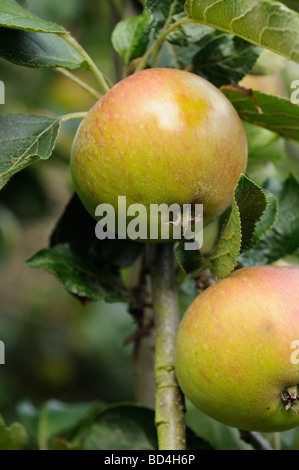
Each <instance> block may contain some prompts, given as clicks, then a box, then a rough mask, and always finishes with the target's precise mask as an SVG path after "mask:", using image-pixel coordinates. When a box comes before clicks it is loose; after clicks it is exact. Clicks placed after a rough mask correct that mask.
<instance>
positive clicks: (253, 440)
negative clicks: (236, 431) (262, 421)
mask: <svg viewBox="0 0 299 470" xmlns="http://www.w3.org/2000/svg"><path fill="white" fill-rule="evenodd" d="M240 436H241V438H242V439H243V441H244V442H247V444H251V445H252V447H253V448H254V449H255V450H273V449H272V447H271V446H270V444H269V442H268V441H267V440H266V439H265V438H264V437H262V436H261V435H260V434H258V433H257V432H252V431H242V430H240Z"/></svg>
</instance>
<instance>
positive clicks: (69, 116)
mask: <svg viewBox="0 0 299 470" xmlns="http://www.w3.org/2000/svg"><path fill="white" fill-rule="evenodd" d="M86 114H87V112H86V111H82V112H79V113H69V114H65V115H64V116H62V117H61V122H66V121H70V120H71V119H83V118H84V117H85V116H86Z"/></svg>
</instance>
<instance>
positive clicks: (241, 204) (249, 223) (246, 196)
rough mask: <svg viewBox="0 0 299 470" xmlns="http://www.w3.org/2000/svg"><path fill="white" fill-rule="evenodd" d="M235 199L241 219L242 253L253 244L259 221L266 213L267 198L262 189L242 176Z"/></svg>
mask: <svg viewBox="0 0 299 470" xmlns="http://www.w3.org/2000/svg"><path fill="white" fill-rule="evenodd" d="M235 198H236V201H237V204H238V208H239V212H240V218H241V229H242V245H241V251H244V250H246V248H247V247H248V246H249V245H250V243H251V240H252V237H253V234H254V231H255V226H256V223H257V221H258V220H259V219H260V217H261V216H262V215H263V213H264V212H265V209H266V207H267V198H266V195H265V193H264V191H263V190H262V188H260V187H259V186H258V185H257V184H255V183H254V182H253V181H251V180H250V179H249V178H247V177H246V176H245V175H242V176H241V178H240V180H239V182H238V185H237V187H236V189H235Z"/></svg>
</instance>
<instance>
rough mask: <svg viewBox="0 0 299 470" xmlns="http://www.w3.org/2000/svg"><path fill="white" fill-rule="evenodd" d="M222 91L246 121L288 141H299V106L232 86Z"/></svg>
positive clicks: (283, 99)
mask: <svg viewBox="0 0 299 470" xmlns="http://www.w3.org/2000/svg"><path fill="white" fill-rule="evenodd" d="M221 91H222V92H223V93H224V94H225V96H226V97H227V98H228V99H229V100H230V101H231V103H232V104H233V105H234V107H235V108H236V110H237V112H238V113H239V115H240V117H241V118H242V119H244V120H245V121H248V122H251V123H252V124H256V125H257V126H261V127H265V128H267V129H269V130H270V131H273V132H276V133H277V134H279V135H281V136H282V137H284V138H287V139H293V140H296V141H299V106H296V105H295V104H293V103H291V101H290V100H288V99H286V98H279V97H278V96H272V95H267V94H265V93H261V92H259V91H253V92H251V90H247V91H243V92H242V89H238V87H234V86H233V85H231V86H230V87H229V86H228V87H222V88H221Z"/></svg>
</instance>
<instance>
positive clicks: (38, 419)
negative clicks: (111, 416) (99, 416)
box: [17, 400, 100, 447]
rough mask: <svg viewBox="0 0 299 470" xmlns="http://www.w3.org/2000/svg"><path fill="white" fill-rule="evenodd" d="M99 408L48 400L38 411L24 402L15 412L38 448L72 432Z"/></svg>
mask: <svg viewBox="0 0 299 470" xmlns="http://www.w3.org/2000/svg"><path fill="white" fill-rule="evenodd" d="M99 407H100V404H99V403H95V402H86V403H71V404H68V403H63V402H61V401H58V400H49V401H47V402H46V403H45V404H43V405H42V407H41V408H40V409H38V408H35V407H34V406H33V405H32V403H31V402H27V401H24V402H21V403H20V404H19V405H18V409H17V412H18V416H19V419H20V420H21V421H22V423H23V424H24V426H26V429H28V430H29V432H30V437H31V440H32V441H34V442H36V443H38V444H39V447H47V446H48V444H49V442H50V440H51V439H53V438H56V437H57V436H60V435H64V434H66V433H67V432H73V431H74V429H76V428H77V427H78V426H79V425H81V424H82V423H84V422H85V421H86V420H89V418H90V416H92V415H93V414H94V413H95V412H97V411H98V410H99ZM66 446H67V445H66Z"/></svg>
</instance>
